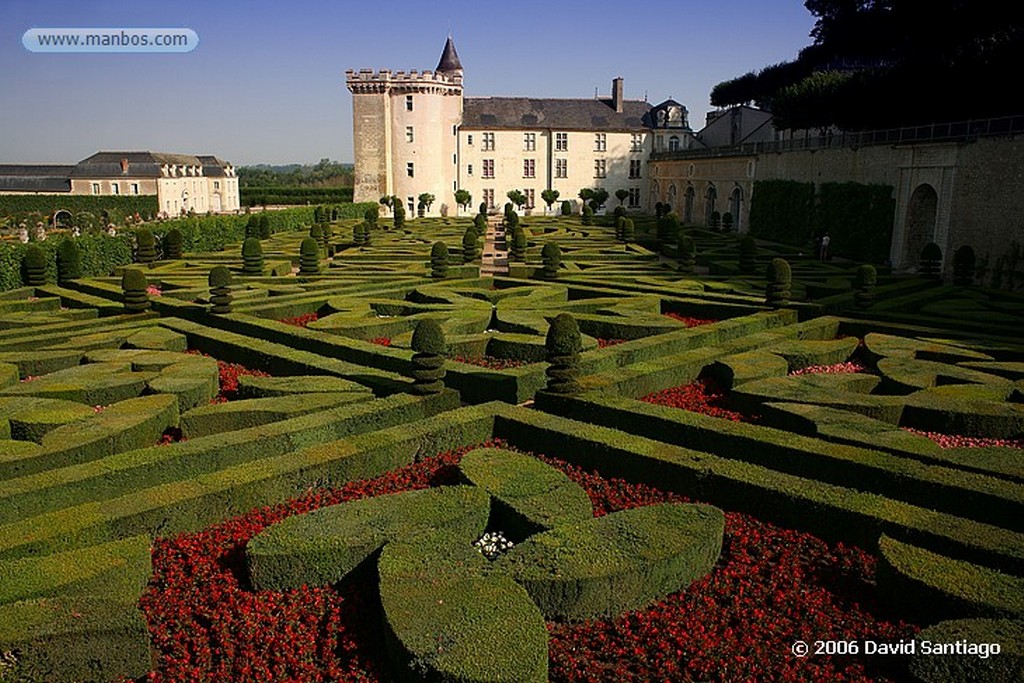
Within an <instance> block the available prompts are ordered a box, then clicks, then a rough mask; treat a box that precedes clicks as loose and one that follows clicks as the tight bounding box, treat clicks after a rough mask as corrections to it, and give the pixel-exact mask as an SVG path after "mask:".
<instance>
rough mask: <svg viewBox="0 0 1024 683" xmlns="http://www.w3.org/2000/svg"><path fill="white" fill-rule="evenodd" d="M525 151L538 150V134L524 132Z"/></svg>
mask: <svg viewBox="0 0 1024 683" xmlns="http://www.w3.org/2000/svg"><path fill="white" fill-rule="evenodd" d="M523 151H524V152H535V151H537V134H536V133H523ZM531 177H532V176H531Z"/></svg>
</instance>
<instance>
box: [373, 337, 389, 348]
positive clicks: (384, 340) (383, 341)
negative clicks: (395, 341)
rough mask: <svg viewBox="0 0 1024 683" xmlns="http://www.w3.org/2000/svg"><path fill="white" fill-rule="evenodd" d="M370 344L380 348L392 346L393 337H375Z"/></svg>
mask: <svg viewBox="0 0 1024 683" xmlns="http://www.w3.org/2000/svg"><path fill="white" fill-rule="evenodd" d="M370 343H371V344H377V345H379V346H391V337H375V338H374V339H371V340H370Z"/></svg>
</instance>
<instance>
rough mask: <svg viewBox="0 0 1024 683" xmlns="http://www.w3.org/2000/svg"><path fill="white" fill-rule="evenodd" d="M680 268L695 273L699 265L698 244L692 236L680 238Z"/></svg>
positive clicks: (685, 271)
mask: <svg viewBox="0 0 1024 683" xmlns="http://www.w3.org/2000/svg"><path fill="white" fill-rule="evenodd" d="M678 251H679V270H681V271H682V272H684V273H688V274H691V275H692V274H693V271H694V267H695V266H696V265H697V245H696V243H695V242H694V241H693V238H692V237H687V236H685V235H684V236H683V237H681V238H680V239H679V250H678Z"/></svg>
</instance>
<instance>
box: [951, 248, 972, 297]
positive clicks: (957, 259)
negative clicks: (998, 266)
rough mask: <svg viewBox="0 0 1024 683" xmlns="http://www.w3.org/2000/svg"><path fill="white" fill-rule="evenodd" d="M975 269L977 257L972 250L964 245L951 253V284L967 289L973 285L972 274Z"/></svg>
mask: <svg viewBox="0 0 1024 683" xmlns="http://www.w3.org/2000/svg"><path fill="white" fill-rule="evenodd" d="M976 268H977V257H976V256H975V255H974V249H973V248H972V247H971V246H970V245H968V244H965V245H963V246H962V247H960V248H959V249H957V250H956V251H955V252H953V284H954V285H957V286H959V287H968V286H970V285H972V284H974V272H975V270H976Z"/></svg>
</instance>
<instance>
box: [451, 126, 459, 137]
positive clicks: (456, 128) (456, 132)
mask: <svg viewBox="0 0 1024 683" xmlns="http://www.w3.org/2000/svg"><path fill="white" fill-rule="evenodd" d="M458 134H459V127H458V126H452V135H458Z"/></svg>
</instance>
